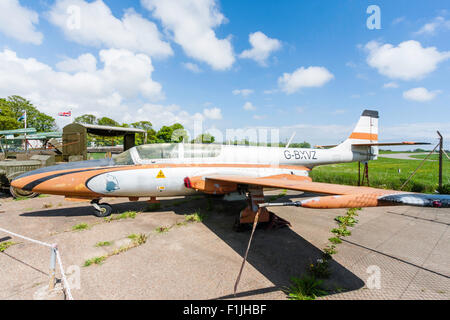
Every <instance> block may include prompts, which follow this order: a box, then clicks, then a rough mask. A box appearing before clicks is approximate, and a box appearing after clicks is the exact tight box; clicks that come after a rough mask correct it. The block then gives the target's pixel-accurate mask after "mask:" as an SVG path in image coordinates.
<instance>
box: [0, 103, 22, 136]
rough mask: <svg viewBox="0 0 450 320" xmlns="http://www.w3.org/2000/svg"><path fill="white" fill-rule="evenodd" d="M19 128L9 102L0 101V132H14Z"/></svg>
mask: <svg viewBox="0 0 450 320" xmlns="http://www.w3.org/2000/svg"><path fill="white" fill-rule="evenodd" d="M19 128H20V122H19V121H17V118H16V115H15V113H14V112H13V111H12V110H11V107H10V106H9V102H8V101H6V100H5V99H0V130H15V129H19Z"/></svg>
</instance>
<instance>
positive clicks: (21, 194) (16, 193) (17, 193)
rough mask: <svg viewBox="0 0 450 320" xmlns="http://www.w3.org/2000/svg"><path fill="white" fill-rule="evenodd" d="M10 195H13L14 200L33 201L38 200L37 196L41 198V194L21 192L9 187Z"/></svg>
mask: <svg viewBox="0 0 450 320" xmlns="http://www.w3.org/2000/svg"><path fill="white" fill-rule="evenodd" d="M9 193H11V195H12V196H13V198H14V199H18V198H28V199H32V198H36V197H37V196H39V193H36V192H30V191H25V190H20V189H17V188H14V187H13V186H10V187H9Z"/></svg>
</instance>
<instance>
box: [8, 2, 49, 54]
mask: <svg viewBox="0 0 450 320" xmlns="http://www.w3.org/2000/svg"><path fill="white" fill-rule="evenodd" d="M38 23H39V15H38V13H37V12H35V11H33V10H31V9H28V8H26V7H22V6H21V5H20V3H19V1H18V0H1V1H0V32H2V33H4V34H5V35H7V36H8V37H11V38H14V39H16V40H19V41H21V42H26V43H32V44H36V45H40V44H41V43H42V39H43V38H44V36H43V35H42V33H40V32H38V31H36V27H35V25H36V24H38Z"/></svg>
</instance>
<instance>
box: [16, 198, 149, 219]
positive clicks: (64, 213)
mask: <svg viewBox="0 0 450 320" xmlns="http://www.w3.org/2000/svg"><path fill="white" fill-rule="evenodd" d="M124 201H126V202H123V203H116V204H112V205H111V206H112V208H113V213H112V214H113V215H115V214H121V213H124V212H126V211H143V210H145V208H147V207H148V205H149V204H148V203H147V202H145V201H139V202H127V199H126V200H124ZM94 210H95V209H94V208H93V207H92V206H91V205H87V206H86V205H83V206H79V207H71V208H57V209H50V210H49V209H46V210H40V211H32V212H24V213H22V214H21V215H20V216H21V217H83V216H92V215H93V214H94Z"/></svg>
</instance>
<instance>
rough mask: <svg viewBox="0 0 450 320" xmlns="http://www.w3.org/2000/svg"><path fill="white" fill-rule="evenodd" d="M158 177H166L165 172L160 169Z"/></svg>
mask: <svg viewBox="0 0 450 320" xmlns="http://www.w3.org/2000/svg"><path fill="white" fill-rule="evenodd" d="M156 178H157V179H165V178H166V176H165V175H164V172H162V170H160V171H159V173H158V175H157V176H156Z"/></svg>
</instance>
